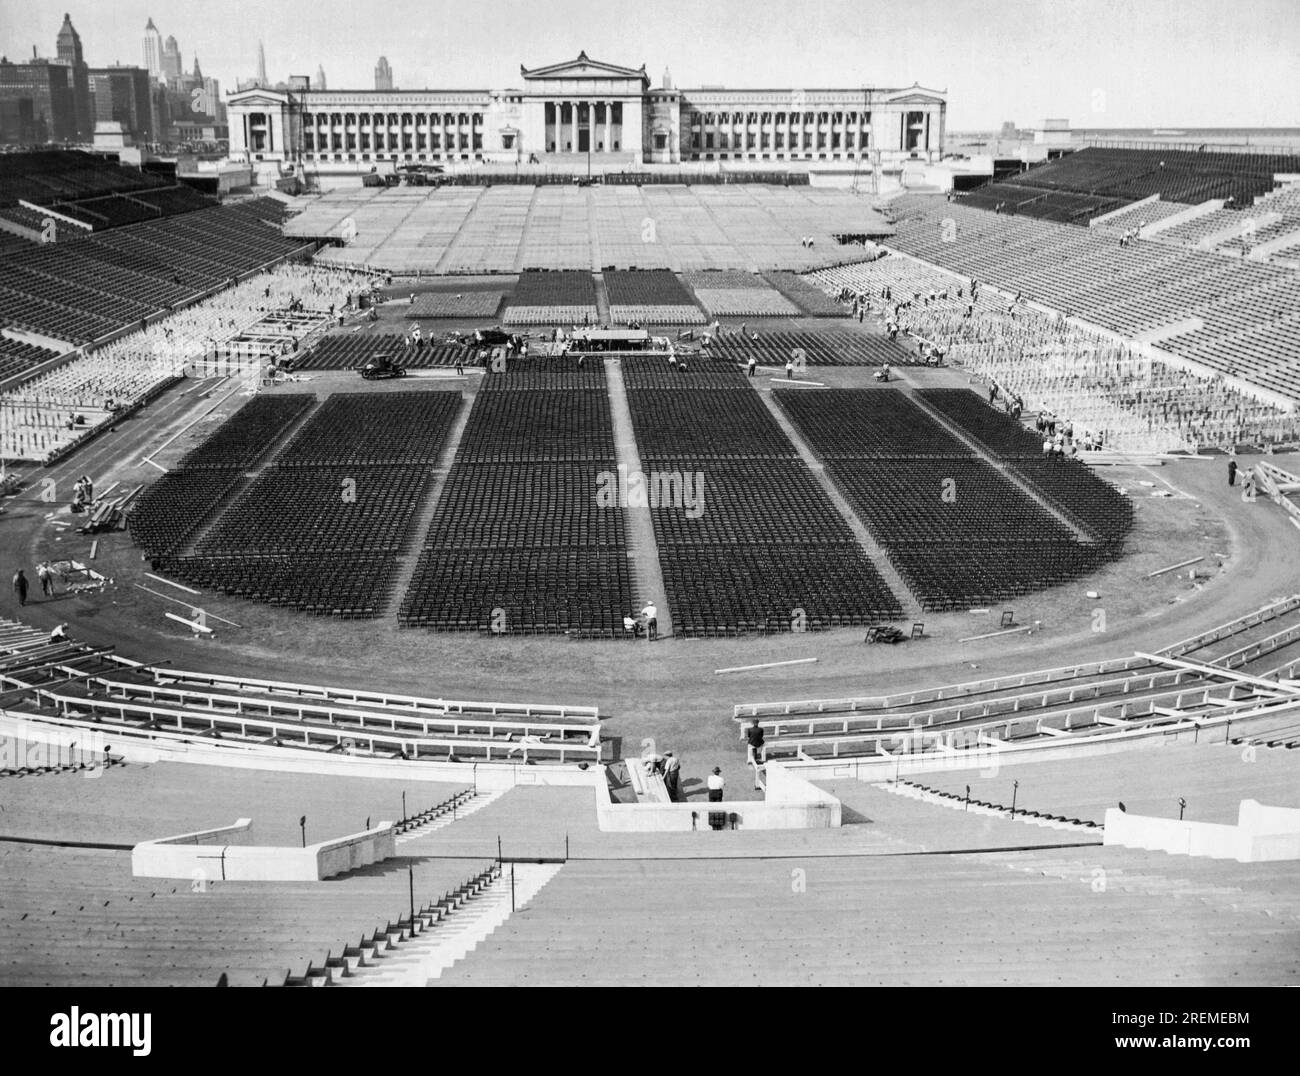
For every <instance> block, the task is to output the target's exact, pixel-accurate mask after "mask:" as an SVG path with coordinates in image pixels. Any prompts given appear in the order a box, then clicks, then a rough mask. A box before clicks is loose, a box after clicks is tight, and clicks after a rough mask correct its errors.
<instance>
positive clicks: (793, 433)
mask: <svg viewBox="0 0 1300 1076" xmlns="http://www.w3.org/2000/svg"><path fill="white" fill-rule="evenodd" d="M758 395H759V398H760V399H761V400H762V401H763V403H764V404H766V405H767V409H768V410H769V411H770V412H771V413H772V417H773V418H775V419H776V424H777V425H778V426H780V427H781V429H782V431H783V432H784V433H785V435H786V437H788V438H789V439H790V443H791V444H792V445H794V447H795V451H796V452H798V453H799V456H800V458H801V459H802V460H803V462H804V466H806V467H807V468H808V470H809V471H810V472H812V475H813V477H814V478H815V479H816V480H817V484H818V485H819V486H821V488H822V491H823V492H824V493H825V494H826V496H827V497H829V498H830V501H831V504H833V505H835V507H836V509H837V510H838V511H839V513H840V515H842V516H843V517H844V521H845V522H846V523H847V524H848V525H849V530H851V531H852V532H853V536H854V537H855V538H856V539H857V540H858V545H860V546H861V547H862V549H863V552H865V553H866V555H867V559H868V560H870V561H871V565H872V567H873V568H875V569H876V571H877V572H879V573H880V577H881V578H882V579H883V580H884V581H885V583H886V584H887V585H888V587H889V590H890V593H891V594H893V595H894V597H896V598H897V599H898V601H899V604H900V605H901V606H902V609H903V612H902V617H901V619H905V620H913V621H915V620H918V619H921V604H920V602H918V601H917V600H916V596H915V595H914V594H913V593H912V592H911V590H910V589H909V588H908V586H907V583H906V582H905V581H904V580H903V577H902V576H901V575H900V574H899V572H898V569H897V568H895V567H894V564H893V562H892V561H891V560H890V559H889V558H888V557H887V556H885V551H884V550H883V549H882V548H881V547H880V544H879V543H878V542H877V541H876V540H875V539H874V538H873V537H872V536H871V532H870V531H868V530H867V528H866V527H865V526H864V525H863V522H862V520H861V519H859V518H858V515H857V513H856V512H854V511H853V507H852V505H850V504H849V502H848V501H847V500H846V499H845V497H844V494H843V493H842V492H840V488H839V487H838V486H837V485H836V484H835V483H834V482H832V481H831V478H830V476H829V475H828V474H827V473H826V465H825V464H824V463H823V462H822V461H821V460H820V459H818V458H817V454H816V453H815V452H813V450H812V447H811V446H810V445H809V444H808V442H807V441H806V440H804V437H803V434H801V433H800V432H799V430H798V429H797V428H796V427H795V425H794V423H792V422H791V421H790V419H789V417H787V415H786V414H785V412H784V411H783V410H782V409H781V408H780V407H779V406H778V405H777V401H776V397H775V396H774V395H773V394H772V392H771V390H770V389H769V390H766V391H763V390H760V391H759V394H758Z"/></svg>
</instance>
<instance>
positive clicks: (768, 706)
mask: <svg viewBox="0 0 1300 1076" xmlns="http://www.w3.org/2000/svg"><path fill="white" fill-rule="evenodd" d="M1296 609H1300V594H1297V595H1293V596H1291V597H1288V598H1283V599H1281V600H1279V601H1276V602H1272V603H1270V604H1269V605H1266V606H1264V607H1263V608H1261V609H1257V610H1255V611H1254V612H1251V613H1247V614H1245V615H1244V616H1240V617H1236V618H1234V619H1233V620H1230V621H1228V622H1227V623H1225V624H1220V625H1218V626H1217V627H1214V628H1211V629H1209V630H1208V631H1203V632H1200V633H1198V634H1196V635H1193V636H1191V637H1189V638H1187V639H1183V640H1180V641H1179V642H1176V643H1172V644H1171V645H1169V646H1167V647H1164V648H1162V649H1160V650H1158V651H1156V653H1157V654H1159V655H1161V656H1164V657H1179V656H1181V655H1184V654H1190V653H1193V652H1195V651H1196V650H1199V649H1201V648H1203V647H1205V646H1209V645H1210V644H1212V643H1215V642H1218V641H1220V640H1222V639H1226V638H1229V637H1230V636H1232V635H1236V634H1239V633H1240V632H1243V631H1248V630H1250V629H1251V628H1254V627H1258V626H1260V625H1262V624H1265V623H1267V622H1269V621H1270V620H1275V619H1277V618H1278V617H1281V616H1285V615H1287V614H1288V613H1291V612H1293V611H1294V610H1296ZM1288 634H1289V630H1288V631H1284V632H1280V633H1278V634H1277V635H1276V636H1270V639H1276V640H1278V642H1277V644H1276V645H1282V642H1283V641H1284V639H1285V637H1286V636H1287V635H1288ZM1268 642H1269V640H1260V642H1259V643H1258V644H1252V646H1261V647H1262V646H1264V644H1266V643H1268ZM1273 648H1276V646H1275V647H1273ZM1248 649H1250V648H1243V650H1242V651H1234V652H1233V654H1231V655H1224V657H1222V658H1217V659H1215V660H1214V661H1212V662H1211V663H1210V664H1214V663H1215V662H1219V661H1223V660H1225V659H1226V658H1229V657H1234V656H1235V655H1237V654H1239V653H1244V652H1245V651H1246V650H1248ZM1264 652H1266V651H1265V650H1259V651H1257V652H1256V653H1255V654H1252V655H1251V657H1257V656H1259V654H1261V653H1264ZM1243 660H1250V658H1244V659H1243ZM1151 667H1152V663H1151V662H1149V661H1146V660H1145V659H1142V658H1137V657H1125V658H1112V659H1109V660H1105V661H1096V662H1084V663H1080V664H1077V665H1063V666H1058V667H1056V668H1052V669H1040V670H1035V671H1031V672H1025V673H1013V674H1010V675H1008V676H1001V677H994V678H991V679H984V680H970V681H966V682H964V683H959V684H949V685H945V686H943V687H933V688H921V689H918V690H916V691H904V692H897V693H895V694H892V695H862V696H849V697H843V698H835V699H802V700H791V701H785V702H756V703H755V702H751V703H738V704H737V705H736V706H735V707H734V709H733V711H732V716H733V719H734V720H736V721H742V720H749V719H751V718H754V717H758V718H763V717H786V716H791V715H795V714H817V713H837V712H849V713H852V712H856V711H859V710H889V709H894V708H897V707H901V706H916V705H918V704H920V703H925V702H940V701H942V700H944V699H953V698H966V697H969V696H972V695H977V694H985V693H992V692H995V691H1006V690H1011V689H1014V688H1018V687H1030V686H1033V685H1036V684H1050V683H1055V682H1057V681H1060V680H1074V679H1080V678H1082V677H1089V676H1105V675H1109V674H1111V673H1121V672H1133V671H1135V670H1138V669H1145V668H1151Z"/></svg>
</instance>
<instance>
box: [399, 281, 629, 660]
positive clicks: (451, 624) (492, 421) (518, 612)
mask: <svg viewBox="0 0 1300 1076" xmlns="http://www.w3.org/2000/svg"><path fill="white" fill-rule="evenodd" d="M527 275H528V274H525V276H527ZM587 281H588V283H590V277H588V278H587ZM615 473H616V457H615V450H614V433H613V424H612V418H611V415H610V406H609V394H608V387H607V385H606V384H605V376H604V367H603V366H600V365H597V364H592V365H591V366H589V367H587V368H585V369H582V370H577V369H576V368H572V367H569V368H566V369H564V370H555V369H550V368H545V367H519V366H515V367H514V368H513V369H511V370H510V371H509V372H508V373H488V374H486V375H485V379H484V381H483V384H482V387H481V388H480V390H479V393H478V396H477V397H476V398H475V401H474V407H473V410H472V411H471V412H470V415H469V420H468V423H467V425H466V427H465V431H464V434H463V435H462V437H461V441H460V446H459V450H458V452H457V455H456V460H455V463H454V464H453V465H452V468H451V472H450V473H449V474H448V476H447V481H446V485H445V486H444V487H443V491H442V494H441V496H440V498H439V502H438V506H437V509H436V513H435V515H434V519H433V523H432V525H431V527H430V529H429V532H428V534H427V535H426V536H425V539H424V545H423V551H422V552H421V554H420V557H419V560H418V562H417V564H416V567H415V575H414V577H413V579H412V582H411V585H410V587H409V589H408V590H407V593H406V595H405V596H404V597H403V600H402V605H401V609H400V611H399V614H398V615H399V622H400V623H402V624H403V625H406V626H428V627H432V628H435V629H437V630H439V631H473V632H481V633H491V634H497V635H505V634H517V633H525V634H560V633H563V634H571V635H578V636H604V637H614V638H618V637H622V636H623V635H624V632H623V617H624V616H625V615H626V614H627V613H628V612H629V611H630V610H631V609H632V587H631V568H630V564H629V562H628V554H627V543H626V536H625V530H624V520H623V509H622V506H621V505H620V504H618V503H617V502H616V501H615V503H612V504H608V505H602V504H600V503H599V502H598V500H597V492H598V490H599V489H600V487H601V482H602V476H609V475H612V474H615Z"/></svg>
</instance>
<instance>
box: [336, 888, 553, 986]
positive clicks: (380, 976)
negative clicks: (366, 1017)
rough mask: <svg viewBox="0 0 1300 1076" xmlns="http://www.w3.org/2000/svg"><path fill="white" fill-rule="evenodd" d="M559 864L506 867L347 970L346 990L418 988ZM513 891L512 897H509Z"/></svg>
mask: <svg viewBox="0 0 1300 1076" xmlns="http://www.w3.org/2000/svg"><path fill="white" fill-rule="evenodd" d="M562 866H563V864H560V863H511V864H509V865H508V866H506V867H504V868H502V872H501V874H500V875H499V876H498V877H497V878H496V880H495V881H493V882H492V883H491V884H490V885H488V886H487V887H486V888H485V889H483V890H482V891H481V892H480V893H478V894H476V895H475V896H472V897H470V898H469V899H468V900H467V901H466V902H465V903H464V904H462V905H460V906H459V907H458V908H456V909H455V910H454V911H453V912H451V913H450V914H449V915H448V916H447V917H446V918H444V919H442V920H440V921H438V922H437V923H436V924H435V925H434V926H433V927H432V928H431V929H429V930H425V931H423V932H421V933H418V934H416V935H415V936H414V937H412V938H409V939H408V940H407V941H405V942H404V943H403V944H402V945H401V946H400V947H398V948H396V949H389V950H386V951H378V952H377V953H376V956H375V958H374V959H373V960H372V961H371V962H368V963H365V964H358V965H357V966H356V967H354V968H352V969H350V973H349V974H348V976H347V977H346V978H344V979H342V980H340V982H341V983H342V984H343V985H346V986H424V985H425V984H426V983H428V981H429V980H430V979H437V978H438V977H439V976H441V975H442V973H443V972H444V971H446V970H447V969H448V968H450V967H451V966H452V965H453V964H455V963H456V962H457V961H458V960H461V959H462V958H464V957H465V956H466V955H467V954H469V953H470V952H472V951H473V950H474V949H476V948H477V947H478V945H479V943H480V942H482V941H483V940H484V939H485V938H487V937H489V936H490V935H491V934H492V933H493V932H494V931H495V930H496V929H497V928H498V927H499V926H501V924H502V923H504V922H505V921H506V920H507V919H509V918H510V916H511V915H512V914H513V913H514V911H515V910H517V909H518V908H522V907H523V906H524V905H526V904H527V903H528V902H529V901H531V900H532V899H533V898H534V897H535V896H536V895H537V894H538V893H539V892H540V891H541V889H542V887H543V886H545V885H546V883H547V882H549V881H550V880H551V879H552V878H554V877H555V875H556V874H558V873H559V872H560V870H561V868H562ZM512 889H513V893H512Z"/></svg>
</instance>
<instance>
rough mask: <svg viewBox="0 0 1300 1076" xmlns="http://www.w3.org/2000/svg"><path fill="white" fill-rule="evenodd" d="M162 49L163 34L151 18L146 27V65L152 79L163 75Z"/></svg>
mask: <svg viewBox="0 0 1300 1076" xmlns="http://www.w3.org/2000/svg"><path fill="white" fill-rule="evenodd" d="M162 51H163V45H162V34H160V33H159V32H158V27H156V26H155V25H154V24H153V19H152V18H151V19H150V20H149V21H148V22H147V23H146V24H145V27H144V66H145V70H146V71H148V72H149V77H150V78H152V79H159V78H161V77H162V74H163V63H162Z"/></svg>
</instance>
